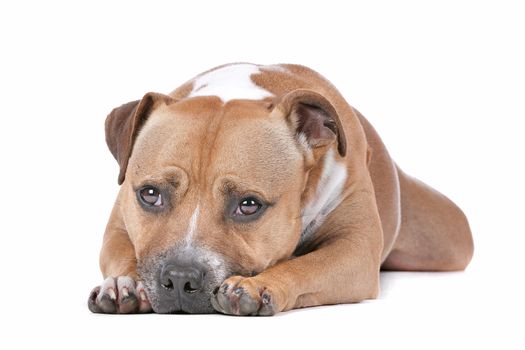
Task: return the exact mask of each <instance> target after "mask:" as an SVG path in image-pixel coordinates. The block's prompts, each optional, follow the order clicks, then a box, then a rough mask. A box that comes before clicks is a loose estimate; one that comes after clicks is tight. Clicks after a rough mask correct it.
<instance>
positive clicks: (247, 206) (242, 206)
mask: <svg viewBox="0 0 525 350" xmlns="http://www.w3.org/2000/svg"><path fill="white" fill-rule="evenodd" d="M261 207H262V204H261V203H260V202H259V201H258V200H257V199H255V198H253V197H248V198H244V199H243V200H241V202H240V203H239V205H238V206H237V210H236V211H235V214H237V215H253V214H255V213H257V212H258V211H259V209H261Z"/></svg>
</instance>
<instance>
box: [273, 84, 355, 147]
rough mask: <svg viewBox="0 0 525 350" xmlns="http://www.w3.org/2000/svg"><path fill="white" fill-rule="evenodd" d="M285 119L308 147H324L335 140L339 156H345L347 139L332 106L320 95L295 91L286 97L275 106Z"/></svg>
mask: <svg viewBox="0 0 525 350" xmlns="http://www.w3.org/2000/svg"><path fill="white" fill-rule="evenodd" d="M275 108H276V109H278V110H280V112H281V113H283V114H284V115H286V116H287V121H288V122H289V123H290V124H291V126H292V128H293V129H294V130H295V131H296V137H297V138H298V140H299V142H306V143H307V145H308V146H309V147H310V148H317V147H323V146H327V145H329V144H331V143H332V142H334V141H335V140H337V150H338V152H339V154H340V155H341V157H344V156H345V155H346V137H345V133H344V130H343V126H342V124H341V120H340V119H339V115H338V113H337V111H336V109H335V108H334V106H333V105H332V104H331V103H330V102H329V101H328V100H327V99H326V98H325V97H324V96H323V95H321V94H319V93H317V92H314V91H311V90H304V89H298V90H294V91H291V92H289V93H288V94H286V95H285V96H284V97H283V98H282V99H281V101H280V103H279V104H278V105H277V106H276V107H275Z"/></svg>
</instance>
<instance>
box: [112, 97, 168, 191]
mask: <svg viewBox="0 0 525 350" xmlns="http://www.w3.org/2000/svg"><path fill="white" fill-rule="evenodd" d="M173 101H174V100H173V99H172V98H171V97H169V96H166V95H162V94H157V93H153V92H148V93H147V94H146V95H144V97H143V98H142V99H141V100H137V101H132V102H128V103H126V104H123V105H122V106H120V107H117V108H115V109H113V111H111V113H110V114H109V115H108V116H107V118H106V123H105V129H106V143H107V144H108V147H109V150H110V151H111V154H113V157H115V159H116V160H117V163H118V164H119V166H120V173H119V176H118V184H119V185H121V184H122V183H123V182H124V179H125V176H126V169H127V167H128V161H129V157H130V156H131V151H132V149H133V143H134V141H135V138H136V137H137V134H138V132H139V130H140V128H141V127H142V126H143V125H144V123H145V121H146V120H147V119H148V117H149V115H150V114H151V111H152V110H153V109H154V107H155V106H156V105H158V104H159V103H162V102H163V103H166V104H169V103H171V102H173Z"/></svg>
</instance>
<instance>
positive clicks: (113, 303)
mask: <svg viewBox="0 0 525 350" xmlns="http://www.w3.org/2000/svg"><path fill="white" fill-rule="evenodd" d="M96 303H97V305H98V307H99V308H100V309H101V310H102V312H103V313H107V314H114V313H117V311H118V310H117V286H116V282H115V279H114V278H113V277H108V278H106V279H105V280H104V282H103V283H102V285H101V286H100V292H99V293H98V296H97V299H96Z"/></svg>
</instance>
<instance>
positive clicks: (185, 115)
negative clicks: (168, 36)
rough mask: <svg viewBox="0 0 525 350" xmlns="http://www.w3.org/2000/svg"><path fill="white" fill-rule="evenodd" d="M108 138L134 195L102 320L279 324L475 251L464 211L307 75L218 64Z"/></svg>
mask: <svg viewBox="0 0 525 350" xmlns="http://www.w3.org/2000/svg"><path fill="white" fill-rule="evenodd" d="M106 141H107V143H108V146H109V149H110V150H111V152H112V153H113V155H114V156H115V158H116V159H117V161H118V163H119V165H120V175H119V179H118V181H119V184H121V185H122V186H121V189H120V192H119V195H118V197H117V201H116V203H115V207H114V209H113V212H112V213H111V217H110V219H109V223H108V225H107V229H106V233H105V235H104V243H103V246H102V251H101V256H100V266H101V269H102V273H103V275H104V277H105V280H104V282H103V284H102V285H101V286H100V287H96V288H95V289H94V290H93V292H92V293H91V295H90V298H89V301H88V305H89V308H90V310H91V311H93V312H102V313H133V312H147V311H151V310H152V309H153V311H155V312H159V313H171V312H179V311H183V312H190V313H209V312H213V311H214V310H216V311H219V312H222V313H227V314H234V315H272V314H274V313H276V312H279V311H283V310H290V309H293V308H300V307H306V306H314V305H322V304H336V303H352V302H358V301H361V300H364V299H371V298H376V297H377V295H378V290H379V271H380V268H381V267H382V268H383V269H389V270H425V271H451V270H461V269H464V268H465V267H466V266H467V264H468V263H469V261H470V259H471V257H472V252H473V243H472V237H471V233H470V229H469V226H468V223H467V219H466V218H465V216H464V215H463V213H462V212H461V210H460V209H459V208H458V207H457V206H456V205H454V203H452V202H451V201H450V200H449V199H448V198H446V197H445V196H443V195H442V194H440V193H438V192H437V191H435V190H433V189H432V188H430V187H428V186H427V185H425V184H423V183H421V182H420V181H418V180H416V179H414V178H411V177H409V176H408V175H406V174H405V173H403V172H402V171H401V170H400V169H399V168H398V167H397V165H396V164H395V163H394V162H393V161H392V159H391V158H390V156H389V155H388V152H387V150H386V148H385V146H384V145H383V143H382V142H381V139H380V138H379V136H378V135H377V133H376V132H375V130H374V129H373V128H372V126H371V125H370V124H369V123H368V121H367V120H366V119H365V118H364V117H363V116H362V115H361V114H360V113H359V112H358V111H356V110H355V109H354V108H352V107H351V106H349V105H348V103H347V102H346V101H345V100H344V98H343V97H342V96H341V95H340V94H339V92H338V91H337V90H336V89H335V87H334V86H332V85H331V84H330V83H329V82H328V81H327V80H326V79H325V78H323V77H322V76H321V75H319V74H317V73H316V72H314V71H312V70H310V69H308V68H306V67H302V66H297V65H274V66H258V65H253V64H232V65H226V66H221V67H218V68H215V69H213V70H210V71H208V72H205V73H203V74H201V75H199V76H197V77H196V78H194V79H192V80H191V81H189V82H187V83H185V84H184V85H182V86H181V87H179V88H178V89H176V90H175V91H173V92H172V93H171V94H169V95H161V94H156V93H148V94H146V95H145V96H144V97H143V98H142V100H140V101H134V102H130V103H127V104H125V105H123V106H121V107H118V108H116V109H114V110H113V111H112V112H111V114H110V115H109V116H108V118H107V120H106Z"/></svg>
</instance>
